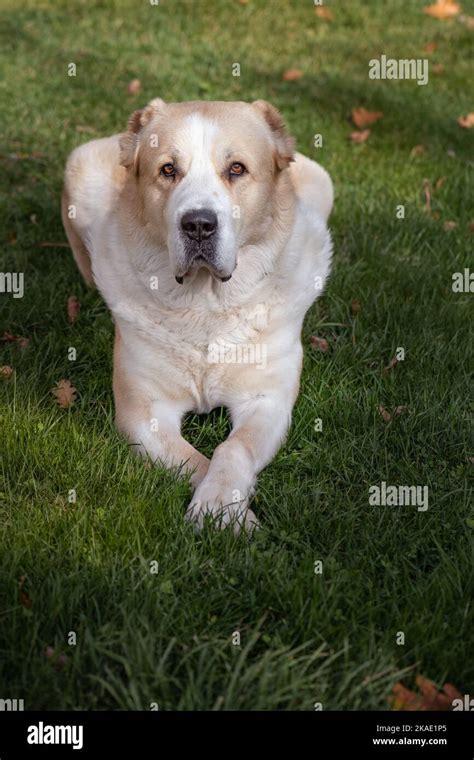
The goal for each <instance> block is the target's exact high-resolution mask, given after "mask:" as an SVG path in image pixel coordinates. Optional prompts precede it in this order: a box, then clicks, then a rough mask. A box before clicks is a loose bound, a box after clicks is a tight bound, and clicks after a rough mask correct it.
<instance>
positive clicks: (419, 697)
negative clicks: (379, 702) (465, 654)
mask: <svg viewBox="0 0 474 760" xmlns="http://www.w3.org/2000/svg"><path fill="white" fill-rule="evenodd" d="M415 682H416V685H417V687H418V691H411V690H410V689H407V688H406V686H403V684H402V683H400V682H399V683H396V684H395V686H394V687H393V689H392V694H393V696H391V697H389V700H388V701H389V703H390V705H391V708H392V710H409V711H422V712H426V711H430V710H452V705H453V700H454V699H462V695H461V694H460V692H459V691H458V690H457V689H456V687H455V686H453V685H452V684H450V683H445V684H444V686H443V689H442V691H438V689H437V688H436V686H435V685H434V683H433V682H432V681H429V680H428V679H427V678H424V677H423V676H417V677H416V679H415Z"/></svg>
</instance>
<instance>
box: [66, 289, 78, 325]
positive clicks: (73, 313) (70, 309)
mask: <svg viewBox="0 0 474 760" xmlns="http://www.w3.org/2000/svg"><path fill="white" fill-rule="evenodd" d="M80 310H81V304H80V303H79V301H78V300H77V298H76V296H69V298H68V299H67V320H68V322H69V324H71V325H73V324H74V323H75V322H76V320H77V318H78V316H79V312H80Z"/></svg>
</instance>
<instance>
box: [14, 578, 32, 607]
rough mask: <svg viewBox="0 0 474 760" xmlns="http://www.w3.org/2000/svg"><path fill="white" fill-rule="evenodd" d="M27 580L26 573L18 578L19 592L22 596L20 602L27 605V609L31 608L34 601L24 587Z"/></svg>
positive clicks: (24, 605)
mask: <svg viewBox="0 0 474 760" xmlns="http://www.w3.org/2000/svg"><path fill="white" fill-rule="evenodd" d="M25 581H26V575H22V576H21V577H20V579H19V580H18V594H19V596H20V604H21V605H23V607H26V609H27V610H31V608H32V606H33V602H32V601H31V599H30V597H29V596H28V594H27V593H26V591H25V590H24V588H23V586H24V585H25Z"/></svg>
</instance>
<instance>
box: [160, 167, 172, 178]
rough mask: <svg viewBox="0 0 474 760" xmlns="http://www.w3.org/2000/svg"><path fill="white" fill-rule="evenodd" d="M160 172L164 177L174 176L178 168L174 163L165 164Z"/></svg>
mask: <svg viewBox="0 0 474 760" xmlns="http://www.w3.org/2000/svg"><path fill="white" fill-rule="evenodd" d="M160 174H162V175H163V176H164V177H174V175H175V174H176V170H175V168H174V166H173V164H163V166H162V167H161V169H160Z"/></svg>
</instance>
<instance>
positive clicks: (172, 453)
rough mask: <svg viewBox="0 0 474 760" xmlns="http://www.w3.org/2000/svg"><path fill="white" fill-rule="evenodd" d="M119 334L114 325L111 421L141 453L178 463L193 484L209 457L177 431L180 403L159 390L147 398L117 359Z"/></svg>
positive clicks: (169, 464) (204, 470) (168, 464)
mask: <svg viewBox="0 0 474 760" xmlns="http://www.w3.org/2000/svg"><path fill="white" fill-rule="evenodd" d="M120 358H121V357H120V334H119V331H118V329H117V328H116V333H115V351H114V398H115V413H116V416H115V422H116V425H117V428H118V429H119V431H120V432H121V433H122V434H123V435H124V436H125V437H126V438H127V439H128V440H129V442H130V443H131V444H132V445H134V446H135V448H136V451H137V452H138V453H139V454H142V455H143V456H149V457H150V458H151V459H152V461H154V462H157V463H161V464H162V465H164V466H165V467H169V468H171V467H179V468H180V471H181V474H184V475H190V479H191V483H192V485H193V487H194V488H196V487H197V486H198V485H199V483H200V482H201V480H202V479H203V478H204V476H205V475H206V473H207V470H208V467H209V459H207V457H205V456H203V455H202V454H200V453H199V451H197V450H196V449H195V448H194V447H193V446H191V444H190V443H188V442H187V441H186V440H185V439H184V438H183V436H182V435H181V418H182V416H183V413H184V411H186V410H185V409H184V408H183V404H182V403H179V402H177V401H176V399H173V398H171V397H167V395H166V392H163V393H162V395H161V397H160V399H159V400H158V399H150V398H149V396H148V395H147V393H146V391H145V390H144V389H141V388H140V383H139V382H138V381H137V380H136V378H134V377H131V376H130V375H129V374H127V373H126V372H125V371H124V368H123V366H122V362H121V361H120Z"/></svg>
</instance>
